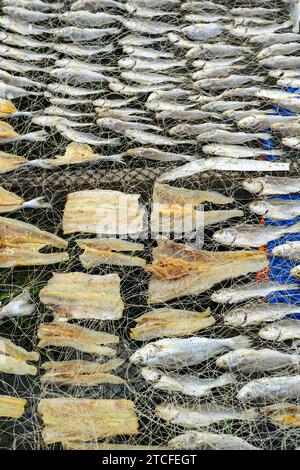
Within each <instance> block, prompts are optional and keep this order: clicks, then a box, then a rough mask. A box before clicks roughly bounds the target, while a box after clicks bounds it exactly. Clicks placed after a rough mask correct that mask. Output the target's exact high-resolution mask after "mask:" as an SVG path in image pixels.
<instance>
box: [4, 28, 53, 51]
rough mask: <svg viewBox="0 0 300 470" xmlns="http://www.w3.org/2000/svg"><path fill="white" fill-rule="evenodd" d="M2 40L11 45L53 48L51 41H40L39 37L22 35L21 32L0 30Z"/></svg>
mask: <svg viewBox="0 0 300 470" xmlns="http://www.w3.org/2000/svg"><path fill="white" fill-rule="evenodd" d="M0 41H1V42H2V43H3V44H9V45H11V46H18V47H29V48H36V47H43V48H44V47H48V48H51V47H52V46H53V44H52V43H51V42H43V41H38V40H37V39H32V38H30V37H26V36H24V35H23V36H22V35H21V34H15V33H6V32H4V31H1V32H0Z"/></svg>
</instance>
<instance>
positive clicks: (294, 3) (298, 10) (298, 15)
mask: <svg viewBox="0 0 300 470" xmlns="http://www.w3.org/2000/svg"><path fill="white" fill-rule="evenodd" d="M288 8H289V13H290V18H291V20H292V23H293V29H292V31H293V33H299V23H300V2H299V0H289V1H288Z"/></svg>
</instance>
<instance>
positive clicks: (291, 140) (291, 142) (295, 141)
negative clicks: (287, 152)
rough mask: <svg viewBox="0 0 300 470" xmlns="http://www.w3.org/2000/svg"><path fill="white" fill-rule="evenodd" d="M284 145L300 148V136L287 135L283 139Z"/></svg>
mask: <svg viewBox="0 0 300 470" xmlns="http://www.w3.org/2000/svg"><path fill="white" fill-rule="evenodd" d="M282 145H285V146H286V147H290V148H292V149H296V150H299V149H300V139H299V138H298V137H285V138H284V139H282Z"/></svg>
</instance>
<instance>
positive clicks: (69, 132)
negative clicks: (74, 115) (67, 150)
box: [56, 123, 120, 145]
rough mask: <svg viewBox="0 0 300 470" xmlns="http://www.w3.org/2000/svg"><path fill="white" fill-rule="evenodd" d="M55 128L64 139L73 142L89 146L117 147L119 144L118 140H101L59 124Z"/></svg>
mask: <svg viewBox="0 0 300 470" xmlns="http://www.w3.org/2000/svg"><path fill="white" fill-rule="evenodd" d="M56 128H57V130H58V131H59V132H60V133H61V134H62V135H63V136H64V137H65V138H66V139H68V140H71V141H73V142H78V143H82V144H89V145H119V143H120V139H117V138H113V139H105V138H104V139H101V138H100V137H98V136H96V135H93V134H86V133H84V132H79V131H76V130H74V129H72V128H69V127H67V126H65V125H63V124H60V123H59V124H58V125H57V126H56Z"/></svg>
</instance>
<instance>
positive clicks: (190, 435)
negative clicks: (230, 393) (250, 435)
mask: <svg viewBox="0 0 300 470" xmlns="http://www.w3.org/2000/svg"><path fill="white" fill-rule="evenodd" d="M168 447H170V448H171V449H181V450H259V449H258V448H257V447H254V446H253V445H251V444H249V443H248V442H247V441H245V440H244V439H242V438H241V437H238V436H233V435H232V434H216V433H213V432H197V431H189V432H186V433H184V434H179V436H176V437H173V439H171V440H170V441H169V442H168Z"/></svg>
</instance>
